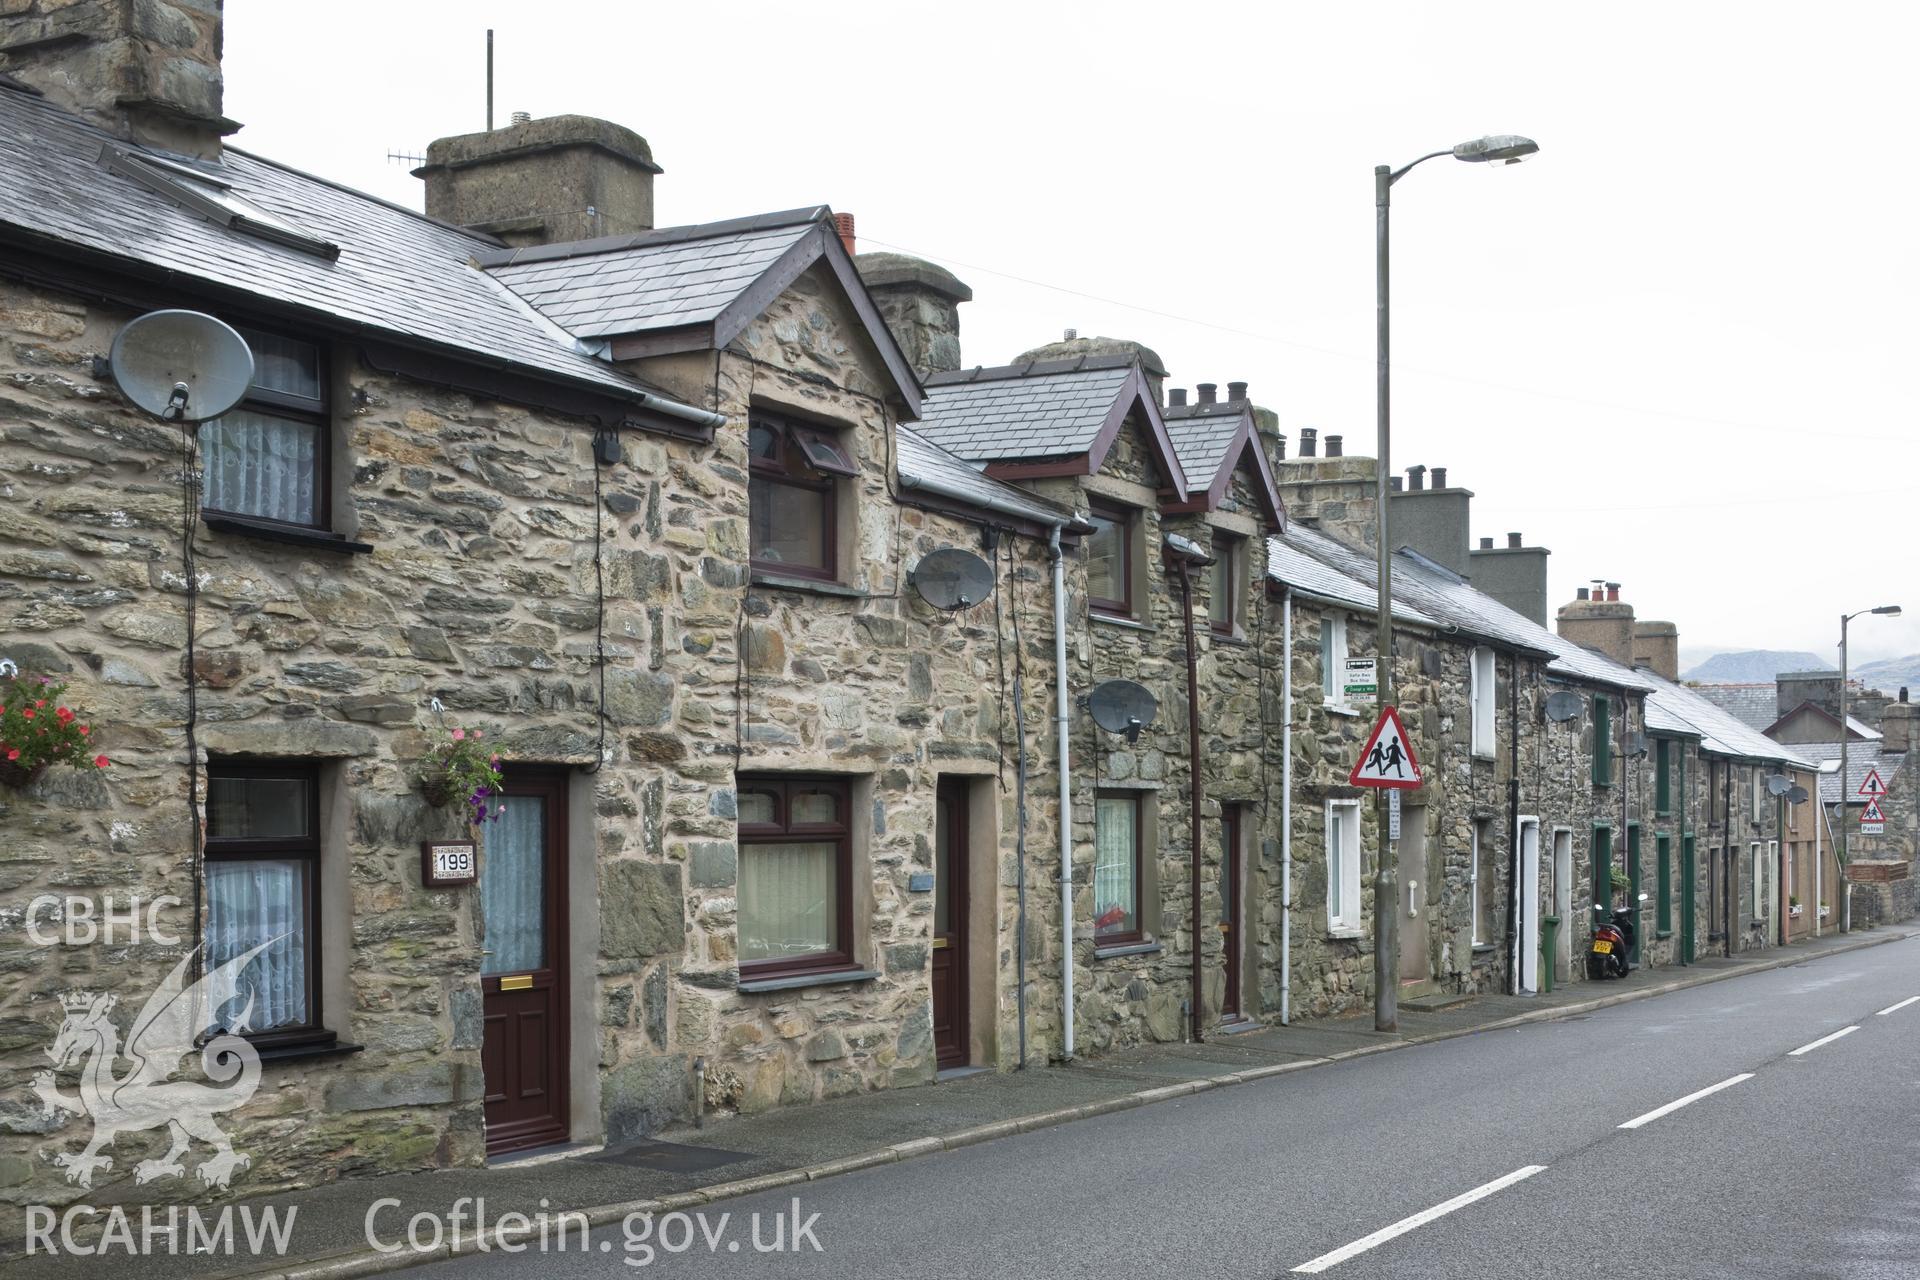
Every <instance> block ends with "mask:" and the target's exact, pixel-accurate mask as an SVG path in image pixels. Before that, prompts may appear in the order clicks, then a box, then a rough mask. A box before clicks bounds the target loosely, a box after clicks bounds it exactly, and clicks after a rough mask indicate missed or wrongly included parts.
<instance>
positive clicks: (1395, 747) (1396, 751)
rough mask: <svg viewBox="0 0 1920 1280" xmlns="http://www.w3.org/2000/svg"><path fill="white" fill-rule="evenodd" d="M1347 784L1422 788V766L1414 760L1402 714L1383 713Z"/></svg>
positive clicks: (1391, 710) (1384, 709)
mask: <svg viewBox="0 0 1920 1280" xmlns="http://www.w3.org/2000/svg"><path fill="white" fill-rule="evenodd" d="M1347 781H1348V782H1350V783H1352V784H1353V785H1354V786H1356V787H1400V788H1405V789H1407V790H1412V789H1413V788H1414V787H1417V786H1419V785H1420V784H1421V782H1422V779H1421V777H1420V762H1419V761H1418V760H1416V759H1414V758H1413V744H1412V743H1411V742H1408V741H1407V731H1406V730H1405V729H1404V728H1402V727H1401V725H1400V713H1399V712H1398V711H1395V710H1394V709H1393V708H1392V707H1382V708H1381V709H1380V719H1379V720H1377V721H1375V722H1374V726H1373V733H1372V734H1371V735H1369V737H1368V738H1367V745H1366V746H1365V747H1363V748H1362V749H1361V751H1360V759H1359V760H1358V761H1356V762H1355V763H1354V766H1353V772H1352V773H1350V774H1348V775H1347Z"/></svg>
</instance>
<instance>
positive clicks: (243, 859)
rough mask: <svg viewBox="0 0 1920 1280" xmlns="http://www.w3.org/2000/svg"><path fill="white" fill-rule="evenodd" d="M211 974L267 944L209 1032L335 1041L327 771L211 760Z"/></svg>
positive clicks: (213, 1014)
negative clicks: (326, 1010)
mask: <svg viewBox="0 0 1920 1280" xmlns="http://www.w3.org/2000/svg"><path fill="white" fill-rule="evenodd" d="M206 814H207V828H206V850H207V854H206V881H207V887H206V900H207V916H206V925H205V935H204V937H203V938H202V943H203V945H204V946H205V947H206V955H205V963H206V968H207V970H208V971H209V972H211V971H213V970H214V969H217V968H218V967H220V966H221V965H223V964H226V963H227V962H228V961H231V960H238V959H239V958H240V957H242V956H244V955H246V954H247V953H248V952H250V951H253V950H254V949H255V948H258V947H261V946H263V945H264V946H265V950H263V951H260V952H259V954H257V955H255V956H253V958H252V959H251V960H249V961H248V962H247V963H246V965H245V966H244V967H243V968H241V969H240V970H239V972H238V973H237V974H236V975H235V984H234V987H233V991H234V994H233V996H232V998H231V999H228V1000H226V1001H225V1002H224V1003H222V1005H221V1006H220V1007H219V1008H214V1009H209V1010H208V1011H207V1012H208V1018H209V1025H208V1027H206V1028H202V1030H218V1031H232V1032H237V1033H241V1034H244V1035H246V1036H247V1037H248V1038H249V1039H251V1040H253V1041H254V1042H255V1043H257V1044H260V1045H261V1046H262V1047H280V1046H284V1045H294V1044H307V1043H313V1042H319V1041H326V1040H331V1039H333V1034H332V1033H331V1032H328V1031H326V1030H325V1029H324V1028H323V1027H322V1026H321V1023H320V964H319V960H320V944H319V939H320V904H319V882H320V875H319V872H320V774H319V770H318V769H317V768H316V767H315V766H314V765H312V764H309V763H305V762H301V761H289V762H284V763H259V762H255V761H248V762H246V763H244V764H240V763H232V762H223V761H216V762H212V763H210V764H209V765H208V766H207V809H206Z"/></svg>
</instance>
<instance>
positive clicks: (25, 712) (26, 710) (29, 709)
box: [20, 707, 33, 720]
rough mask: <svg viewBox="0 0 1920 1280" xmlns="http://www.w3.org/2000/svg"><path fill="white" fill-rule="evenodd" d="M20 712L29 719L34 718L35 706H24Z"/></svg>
mask: <svg viewBox="0 0 1920 1280" xmlns="http://www.w3.org/2000/svg"><path fill="white" fill-rule="evenodd" d="M20 714H21V715H23V716H25V717H26V718H27V719H29V720H31V719H33V708H32V707H26V708H23V709H22V710H21V712H20Z"/></svg>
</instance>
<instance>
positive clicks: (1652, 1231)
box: [416, 938, 1920, 1280]
mask: <svg viewBox="0 0 1920 1280" xmlns="http://www.w3.org/2000/svg"><path fill="white" fill-rule="evenodd" d="M1912 996H1920V938H1917V939H1913V940H1909V941H1904V942H1899V943H1893V944H1890V945H1887V946H1882V947H1874V948H1870V949H1868V950H1865V951H1861V952H1856V953H1852V954H1847V955H1840V956H1833V957H1828V958H1825V959H1822V960H1817V961H1810V962H1808V963H1806V964H1803V965H1798V966H1794V967H1791V968H1786V969H1780V970H1775V971H1772V972H1769V973H1763V974H1755V975H1751V976H1748V977H1743V978H1738V979H1733V980H1731V981H1727V982H1721V983H1716V984H1712V985H1709V986H1704V987H1698V988H1694V989H1691V990H1687V991H1681V992H1676V993H1674V994H1672V995H1667V996H1663V997H1658V998H1655V999H1650V1000H1643V1001H1637V1002H1634V1003H1630V1004H1625V1005H1621V1006H1617V1007H1615V1008H1612V1009H1608V1010H1604V1011H1601V1012H1599V1013H1596V1014H1593V1015H1591V1016H1588V1017H1583V1018H1575V1019H1569V1020H1566V1021H1561V1022H1552V1023H1539V1024H1534V1025H1530V1026H1526V1027H1522V1028H1517V1029H1512V1030H1507V1031H1498V1032H1486V1033H1482V1034H1479V1035H1473V1036H1467V1037H1463V1038H1460V1039H1456V1040H1450V1041H1445V1042H1442V1043H1438V1044H1432V1045H1425V1046H1420V1047H1416V1048H1412V1049H1406V1050H1402V1051H1398V1052H1393V1053H1385V1054H1380V1055H1377V1056H1373V1057H1367V1058H1361V1059H1356V1060H1353V1061H1350V1062H1345V1063H1339V1064H1335V1065H1332V1066H1327V1067H1322V1068H1316V1069H1313V1070H1309V1071H1303V1072H1299V1073H1296V1074H1292V1075H1286V1076H1280V1077H1276V1078H1274V1079H1272V1080H1267V1081H1262V1082H1258V1083H1254V1084H1248V1085H1242V1086H1238V1087H1236V1088H1232V1089H1221V1090H1216V1091H1213V1092H1209V1093H1205V1094H1200V1095H1196V1096H1195V1097H1192V1098H1189V1099H1183V1100H1180V1101H1176V1102H1171V1103H1163V1104H1160V1105H1158V1106H1153V1107H1148V1108H1144V1109H1141V1110H1137V1111H1128V1112H1121V1113H1118V1114H1115V1115H1111V1116H1105V1117H1101V1118H1099V1119H1095V1120H1088V1121H1082V1122H1079V1123H1076V1124H1071V1125H1066V1126H1062V1127H1060V1128H1056V1129H1049V1130H1043V1131H1039V1132H1035V1133H1030V1134H1024V1135H1021V1136H1018V1137H1012V1138H1006V1139H1002V1140H1000V1141H997V1142H990V1143H986V1144H983V1145H980V1146H974V1147H968V1148H965V1149H962V1150H960V1151H955V1152H950V1153H947V1154H944V1155H939V1156H932V1157H927V1158H923V1159H919V1160H913V1161H908V1162H906V1163H902V1164H898V1165H889V1166H883V1167H881V1168H876V1169H870V1170H866V1171H863V1172H860V1173H855V1174H850V1175H847V1176H844V1177H839V1178H833V1179H828V1180H825V1181H822V1182H819V1183H815V1184H811V1185H809V1186H807V1187H805V1188H801V1189H799V1192H798V1197H797V1198H798V1201H799V1206H800V1207H799V1213H798V1217H799V1219H801V1220H803V1221H804V1220H808V1219H809V1218H810V1216H811V1215H815V1214H817V1215H818V1217H817V1218H814V1219H811V1221H812V1230H811V1238H812V1239H817V1240H818V1242H819V1246H820V1248H819V1251H818V1252H815V1251H813V1250H812V1249H811V1248H810V1247H809V1248H804V1249H803V1251H802V1252H799V1253H794V1252H792V1251H790V1250H789V1251H785V1252H778V1253H775V1252H764V1253H763V1252H758V1251H756V1249H755V1243H756V1236H755V1230H756V1224H755V1223H754V1221H753V1217H754V1215H755V1214H758V1215H760V1220H759V1222H758V1224H757V1230H758V1237H757V1242H758V1243H759V1244H761V1245H769V1244H771V1243H772V1241H773V1239H774V1228H773V1225H772V1224H773V1222H774V1221H775V1220H776V1217H780V1218H782V1219H784V1222H783V1227H782V1235H783V1243H785V1244H788V1245H791V1244H792V1243H793V1233H792V1228H793V1225H794V1213H793V1210H792V1207H791V1206H792V1202H793V1201H794V1199H795V1189H793V1188H788V1189H785V1190H783V1191H779V1192H771V1193H767V1194H765V1195H760V1196H752V1197H745V1198H742V1199H739V1200H733V1201H727V1202H725V1203H722V1204H719V1205H712V1206H708V1207H707V1208H706V1210H705V1222H704V1224H700V1223H694V1222H684V1223H671V1224H670V1223H668V1222H667V1221H664V1220H663V1221H661V1222H658V1223H653V1224H647V1226H646V1227H645V1228H644V1229H643V1228H642V1226H641V1225H640V1224H632V1225H629V1226H627V1227H620V1226H615V1227H610V1228H607V1229H604V1230H602V1231H599V1232H595V1233H594V1234H593V1236H592V1237H591V1238H590V1239H589V1240H588V1241H587V1242H586V1244H585V1247H584V1248H583V1247H581V1244H580V1241H579V1239H578V1238H577V1237H576V1238H575V1239H574V1241H573V1242H572V1243H573V1248H572V1249H571V1250H570V1251H568V1252H564V1253H557V1252H552V1251H548V1252H544V1253H540V1252H535V1251H531V1250H530V1251H528V1252H526V1253H522V1254H519V1255H516V1256H506V1255H501V1254H493V1255H486V1256H478V1257H464V1258H459V1259H456V1260H454V1261H452V1262H449V1263H445V1264H442V1265H440V1266H437V1267H433V1268H426V1269H422V1270H421V1271H420V1272H418V1273H416V1274H421V1275H423V1276H435V1275H441V1276H448V1277H452V1276H459V1277H462V1278H465V1277H495V1276H497V1277H505V1276H536V1275H537V1276H541V1277H584V1276H612V1275H632V1274H635V1273H636V1272H641V1273H655V1274H667V1275H692V1276H702V1277H707V1276H744V1275H765V1276H782V1277H785V1276H834V1277H856V1278H858V1277H886V1278H888V1280H893V1278H895V1277H898V1278H901V1280H925V1278H926V1277H930V1276H942V1275H955V1276H967V1277H988V1276H1022V1277H1029V1276H1030V1277H1094V1276H1099V1277H1103V1278H1110V1277H1112V1276H1115V1275H1132V1276H1177V1277H1179V1278H1180V1280H1205V1278H1207V1277H1216V1276H1217V1277H1235V1278H1242V1277H1280V1276H1284V1275H1288V1274H1291V1273H1294V1272H1295V1270H1296V1269H1297V1268H1302V1267H1305V1266H1312V1265H1315V1264H1316V1262H1317V1263H1318V1264H1319V1265H1320V1266H1321V1267H1322V1270H1320V1272H1319V1273H1320V1274H1325V1275H1331V1276H1335V1277H1338V1278H1339V1280H1348V1278H1350V1277H1352V1278H1358V1277H1419V1278H1420V1280H1441V1278H1444V1277H1462V1278H1467V1277H1471V1278H1472V1280H1488V1278H1489V1277H1504V1276H1527V1277H1533V1276H1546V1277H1559V1276H1580V1277H1596V1278H1598V1277H1611V1276H1614V1275H1618V1276H1630V1277H1635V1278H1636V1280H1646V1278H1651V1277H1687V1278H1689V1280H1691V1278H1694V1277H1701V1278H1712V1277H1723V1276H1724V1277H1736V1276H1737V1277H1742V1278H1747V1277H1761V1276H1783V1277H1788V1276H1790V1277H1796V1278H1797V1277H1815V1276H1819V1277H1828V1276H1831V1277H1848V1278H1854V1277H1861V1278H1864V1277H1876V1278H1877V1277H1920V1002H1916V1003H1913V1004H1909V1005H1906V1006H1905V1007H1903V1008H1899V1009H1896V1010H1894V1011H1892V1012H1889V1013H1885V1014H1881V1013H1880V1012H1879V1011H1880V1010H1883V1009H1888V1008H1889V1007H1890V1006H1894V1005H1896V1004H1898V1003H1899V1002H1901V1001H1905V1000H1906V999H1907V998H1908V997H1912ZM1846 1027H1857V1028H1858V1030H1855V1031H1852V1032H1847V1033H1845V1034H1843V1035H1841V1036H1840V1037H1839V1038H1837V1039H1833V1040H1831V1041H1828V1042H1826V1043H1822V1044H1819V1045H1818V1047H1815V1048H1811V1049H1807V1050H1805V1051H1804V1052H1801V1053H1798V1054H1796V1053H1794V1052H1793V1051H1794V1050H1796V1049H1802V1048H1803V1047H1804V1046H1807V1045H1809V1044H1813V1043H1814V1042H1816V1041H1819V1040H1821V1039H1822V1038H1824V1037H1827V1036H1829V1035H1831V1034H1833V1033H1836V1032H1841V1031H1842V1029H1843V1028H1846ZM1741 1076H1744V1077H1746V1078H1744V1079H1739V1080H1735V1079H1734V1078H1735V1077H1741ZM1728 1081H1733V1082H1732V1083H1726V1084H1724V1087H1722V1088H1720V1089H1719V1090H1718V1091H1716V1092H1712V1093H1710V1094H1707V1095H1706V1096H1702V1097H1700V1098H1698V1099H1697V1100H1696V1101H1693V1102H1690V1103H1688V1104H1686V1105H1684V1106H1681V1107H1679V1108H1677V1109H1674V1110H1671V1111H1665V1112H1662V1113H1661V1114H1659V1115H1657V1116H1655V1117H1654V1118H1651V1119H1647V1120H1644V1121H1643V1122H1642V1123H1641V1124H1640V1125H1639V1126H1638V1127H1635V1128H1625V1127H1623V1126H1624V1125H1625V1124H1627V1122H1629V1121H1633V1120H1635V1119H1636V1118H1640V1117H1643V1116H1645V1115H1647V1114H1648V1113H1650V1112H1655V1111H1659V1110H1660V1109H1662V1108H1665V1107H1667V1106H1669V1104H1672V1103H1675V1102H1676V1101H1678V1100H1680V1099H1682V1098H1685V1097H1688V1096H1690V1095H1693V1094H1695V1093H1696V1092H1699V1091H1702V1090H1706V1089H1708V1088H1710V1087H1711V1086H1715V1085H1721V1084H1723V1082H1728ZM1476 1191H1478V1192H1479V1193H1480V1194H1479V1196H1478V1198H1473V1199H1471V1200H1470V1202H1468V1203H1464V1204H1461V1205H1459V1207H1457V1208H1452V1209H1450V1210H1448V1211H1445V1212H1439V1213H1436V1210H1440V1209H1442V1208H1444V1207H1445V1206H1447V1205H1448V1204H1449V1203H1450V1202H1454V1201H1455V1200H1456V1198H1466V1197H1468V1196H1469V1194H1470V1193H1475V1192H1476ZM723 1213H724V1214H726V1215H728V1216H727V1219H726V1221H725V1222H724V1223H723V1222H722V1221H721V1217H720V1215H722V1214H723ZM1396 1224H1399V1227H1400V1230H1399V1233H1398V1234H1394V1235H1392V1236H1391V1238H1387V1239H1384V1240H1382V1241H1381V1242H1379V1243H1376V1244H1372V1245H1371V1246H1370V1247H1364V1248H1362V1247H1360V1246H1362V1245H1366V1244H1367V1238H1368V1237H1371V1236H1374V1234H1375V1233H1377V1232H1383V1231H1386V1230H1390V1229H1394V1228H1395V1227H1396ZM703 1225H704V1228H705V1232H704V1233H703V1230H702V1226H703ZM683 1229H684V1233H685V1234H684V1236H683V1234H682V1232H683ZM706 1233H711V1235H710V1236H709V1234H706ZM683 1242H684V1244H685V1247H684V1249H680V1248H679V1246H681V1245H682V1244H683ZM675 1250H678V1251H675ZM642 1263H644V1264H645V1265H644V1266H642V1265H640V1264H642Z"/></svg>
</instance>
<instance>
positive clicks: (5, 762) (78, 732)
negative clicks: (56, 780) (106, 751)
mask: <svg viewBox="0 0 1920 1280" xmlns="http://www.w3.org/2000/svg"><path fill="white" fill-rule="evenodd" d="M12 666H13V664H12V663H7V664H6V669H5V670H4V671H0V785H4V786H9V787H15V788H19V787H25V786H28V785H30V784H32V783H33V782H34V781H35V780H36V779H38V778H39V777H40V775H41V774H43V773H45V772H46V771H47V770H48V769H49V768H50V767H51V766H53V765H56V764H70V765H74V766H76V767H78V768H83V769H104V768H106V767H107V766H108V764H109V763H111V762H110V761H109V760H108V759H107V758H106V756H104V755H101V754H99V753H98V752H97V751H95V750H94V747H93V744H92V743H91V742H90V741H89V738H90V737H91V736H92V733H93V726H92V725H91V724H88V723H87V722H86V721H85V720H83V719H82V718H81V716H80V714H79V713H78V712H76V711H74V710H73V708H71V707H68V706H64V705H62V703H61V701H60V695H61V694H63V693H65V692H66V691H67V686H66V685H64V684H61V683H59V682H57V681H55V680H53V679H51V678H50V677H48V676H43V675H23V674H20V673H18V672H16V671H14V670H12Z"/></svg>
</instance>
